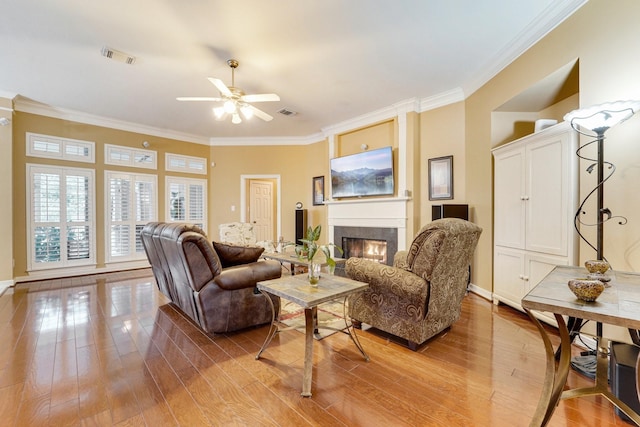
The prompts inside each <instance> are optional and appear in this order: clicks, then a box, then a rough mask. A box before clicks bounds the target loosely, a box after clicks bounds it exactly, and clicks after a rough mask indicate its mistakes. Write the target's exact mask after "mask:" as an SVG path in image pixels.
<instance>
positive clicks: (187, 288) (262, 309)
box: [141, 222, 282, 333]
mask: <svg viewBox="0 0 640 427" xmlns="http://www.w3.org/2000/svg"><path fill="white" fill-rule="evenodd" d="M141 239H142V243H143V246H144V248H145V251H146V253H147V258H148V259H149V263H150V264H151V267H152V270H153V274H154V276H155V278H156V282H157V284H158V288H159V289H160V291H161V292H162V293H163V294H164V295H166V296H167V297H168V298H169V299H170V300H171V301H172V302H173V303H174V304H175V305H177V306H178V307H179V308H180V309H181V310H182V311H183V312H184V313H185V314H186V315H187V316H189V317H190V318H191V319H193V320H194V321H195V322H196V323H197V324H198V325H199V326H200V327H201V328H202V329H203V330H204V331H205V332H208V333H224V332H231V331H236V330H239V329H243V328H247V327H250V326H255V325H261V324H264V323H269V322H270V321H271V315H272V314H271V305H270V304H269V301H268V300H267V297H265V296H264V295H262V294H261V293H259V292H257V291H256V288H255V287H256V283H257V282H259V281H262V280H269V279H275V278H278V277H280V275H281V271H282V270H281V267H280V264H279V263H278V262H276V261H254V262H248V263H246V262H245V261H244V260H242V259H241V260H240V262H241V263H239V264H238V265H233V266H230V267H226V268H223V267H222V264H221V261H220V257H219V256H218V254H217V253H216V250H215V249H214V247H213V245H212V243H211V242H210V241H208V240H207V237H206V234H205V233H204V232H203V231H202V230H201V229H200V228H198V227H196V226H193V225H189V224H179V223H162V222H153V223H149V224H147V225H145V227H144V228H143V230H142V232H141ZM234 250H235V251H236V252H238V251H240V252H242V248H237V247H236V248H234ZM253 250H255V249H253ZM227 255H228V254H227ZM231 264H234V263H233V262H232V263H231ZM271 299H272V301H273V304H274V308H275V309H276V314H277V313H278V311H279V309H280V299H279V298H278V297H275V296H272V297H271Z"/></svg>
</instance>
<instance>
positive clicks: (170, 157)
mask: <svg viewBox="0 0 640 427" xmlns="http://www.w3.org/2000/svg"><path fill="white" fill-rule="evenodd" d="M174 160H177V161H182V162H184V164H185V166H184V167H180V166H175V165H173V164H172V162H173V161H174ZM198 165H201V166H202V167H198ZM164 167H165V170H167V171H168V172H188V173H197V174H199V175H206V174H207V159H206V158H205V157H193V156H184V155H182V154H175V153H166V154H165V166H164Z"/></svg>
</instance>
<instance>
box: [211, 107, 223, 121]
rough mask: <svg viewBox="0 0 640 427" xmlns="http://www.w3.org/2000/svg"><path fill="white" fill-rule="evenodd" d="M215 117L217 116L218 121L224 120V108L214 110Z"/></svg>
mask: <svg viewBox="0 0 640 427" xmlns="http://www.w3.org/2000/svg"><path fill="white" fill-rule="evenodd" d="M213 115H214V116H216V119H218V120H222V119H224V115H225V111H224V107H215V108H213Z"/></svg>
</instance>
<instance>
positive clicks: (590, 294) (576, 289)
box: [569, 279, 605, 302]
mask: <svg viewBox="0 0 640 427" xmlns="http://www.w3.org/2000/svg"><path fill="white" fill-rule="evenodd" d="M604 288H605V286H604V283H602V282H601V281H600V280H591V279H572V280H569V289H571V292H573V293H574V294H575V296H576V297H578V299H579V300H582V301H588V302H592V301H595V300H596V299H597V298H598V297H599V296H600V294H601V293H602V291H604Z"/></svg>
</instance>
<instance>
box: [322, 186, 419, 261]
mask: <svg viewBox="0 0 640 427" xmlns="http://www.w3.org/2000/svg"><path fill="white" fill-rule="evenodd" d="M409 200H411V199H410V198H409V197H385V198H369V199H347V200H329V201H326V202H325V205H327V214H328V225H329V234H328V235H329V236H333V235H334V227H336V226H345V227H375V228H396V229H397V230H398V250H404V249H406V247H407V236H406V234H407V203H408V202H409Z"/></svg>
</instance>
